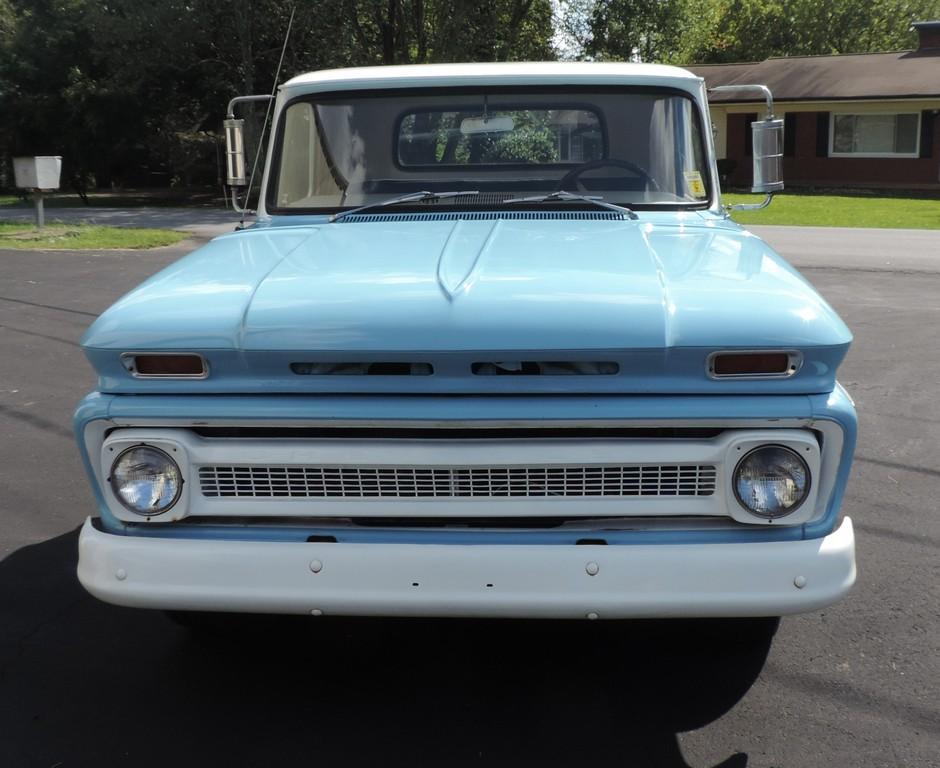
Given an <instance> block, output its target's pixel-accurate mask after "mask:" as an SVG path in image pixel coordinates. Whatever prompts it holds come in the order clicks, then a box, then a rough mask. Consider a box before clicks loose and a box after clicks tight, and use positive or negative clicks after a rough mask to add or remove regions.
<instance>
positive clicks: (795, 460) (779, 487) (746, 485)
mask: <svg viewBox="0 0 940 768" xmlns="http://www.w3.org/2000/svg"><path fill="white" fill-rule="evenodd" d="M809 486H810V472H809V467H808V466H807V465H806V462H805V461H803V458H802V457H801V456H800V455H799V454H798V453H797V452H796V451H794V450H791V449H790V448H785V447H784V446H782V445H764V446H761V447H760V448H755V449H754V450H752V451H750V452H749V453H748V454H746V455H745V456H744V458H742V459H741V461H739V462H738V466H737V467H735V469H734V495H735V497H736V498H737V500H738V502H739V503H740V504H741V506H742V507H744V508H745V509H746V510H748V511H749V512H752V513H753V514H755V515H758V516H760V517H766V518H774V517H783V516H784V515H789V514H790V513H791V512H794V511H796V509H797V508H798V507H799V506H800V504H802V503H803V500H804V499H805V498H806V495H807V494H808V493H809Z"/></svg>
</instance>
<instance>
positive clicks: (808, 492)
mask: <svg viewBox="0 0 940 768" xmlns="http://www.w3.org/2000/svg"><path fill="white" fill-rule="evenodd" d="M767 450H777V451H784V452H785V453H788V454H790V455H791V456H792V457H793V458H794V459H795V460H796V461H797V462H798V463H799V464H800V466H801V467H802V469H803V473H804V475H805V477H806V483H805V486H804V488H803V492H802V495H801V497H800V499H799V501H797V502H796V503H795V504H794V505H793V506H791V507H789V508H787V509H786V510H785V511H783V512H781V513H779V514H776V513H771V514H767V513H765V512H760V511H759V510H756V509H754V507H752V506H751V505H750V504H748V503H747V502H746V501H745V500H744V499H743V498H741V494H740V493H739V492H738V474H739V472H740V471H741V468H742V467H743V466H744V464H745V462H747V461H748V460H749V459H751V458H752V457H753V456H754V455H755V454H757V453H760V452H762V451H767ZM813 491H814V486H813V470H812V468H811V467H810V465H809V462H807V461H806V459H804V458H803V456H801V455H800V454H799V452H798V451H797V450H795V449H794V448H793V447H791V446H788V445H783V444H780V443H765V444H763V445H757V446H754V447H753V448H751V449H750V450H749V451H747V453H745V454H744V455H743V456H742V457H741V458H740V459H739V460H738V462H737V463H736V464H735V466H734V469H733V470H732V472H731V492H732V494H733V495H734V499H735V501H737V503H738V504H739V505H740V506H741V508H742V509H744V510H745V511H746V512H747V513H748V514H750V515H753V516H755V517H757V518H760V519H762V520H766V521H767V522H773V521H775V520H783V519H784V518H787V517H790V516H791V515H793V514H794V513H796V512H797V511H798V510H799V509H800V508H801V507H802V506H803V505H804V504H805V503H806V502H807V500H808V499H810V498H811V496H814V495H815V494H814V493H813Z"/></svg>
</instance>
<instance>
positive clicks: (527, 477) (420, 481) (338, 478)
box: [199, 464, 717, 499]
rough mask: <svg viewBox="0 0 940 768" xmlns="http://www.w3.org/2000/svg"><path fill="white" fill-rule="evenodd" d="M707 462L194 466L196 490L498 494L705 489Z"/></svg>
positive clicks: (300, 494)
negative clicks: (397, 465)
mask: <svg viewBox="0 0 940 768" xmlns="http://www.w3.org/2000/svg"><path fill="white" fill-rule="evenodd" d="M716 477H717V471H716V468H715V466H714V465H711V464H679V465H676V464H669V465H633V466H581V465H578V466H570V465H569V466H560V467H559V466H543V467H537V466H527V467H361V466H360V467H314V466H277V467H269V466H238V467H235V466H205V467H199V483H200V488H201V490H202V494H203V496H207V497H237V498H279V497H292V498H347V499H361V498H376V497H380V498H425V497H427V498H458V497H474V498H486V497H491V498H504V497H523V498H532V497H546V496H562V497H580V496H614V497H617V496H621V497H631V496H645V497H650V496H653V497H656V496H711V495H713V494H714V493H715V483H716Z"/></svg>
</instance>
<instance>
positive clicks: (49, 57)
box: [0, 0, 940, 187]
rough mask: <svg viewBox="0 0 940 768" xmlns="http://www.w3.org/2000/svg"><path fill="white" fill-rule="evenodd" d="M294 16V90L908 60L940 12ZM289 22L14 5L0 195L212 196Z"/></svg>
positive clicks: (96, 1) (191, 8)
mask: <svg viewBox="0 0 940 768" xmlns="http://www.w3.org/2000/svg"><path fill="white" fill-rule="evenodd" d="M293 7H294V9H295V13H296V15H295V18H294V26H293V32H292V34H291V39H290V44H289V45H288V48H287V52H286V56H285V60H284V70H283V73H282V75H281V79H282V80H283V79H286V78H287V77H289V76H291V75H294V74H297V73H299V72H303V71H309V70H315V69H323V68H329V67H342V66H359V65H377V64H412V63H427V62H452V61H509V60H540V59H552V58H555V56H556V55H557V53H559V52H560V53H561V54H562V55H564V56H565V57H567V58H592V59H598V60H631V59H635V58H639V59H640V60H643V61H663V62H669V63H677V64H690V63H702V62H730V61H753V60H760V59H763V58H766V57H767V56H788V55H805V54H825V53H849V52H857V51H881V50H899V49H905V48H910V47H913V46H914V44H915V36H914V35H913V33H912V32H911V30H910V24H911V22H912V21H915V20H918V19H937V18H940V0H827V2H825V3H821V2H818V0H296V3H295V5H294V6H293ZM291 9H292V6H291V4H290V2H285V0H152V2H149V3H144V2H141V1H140V0H0V114H2V115H3V120H0V185H2V183H3V172H2V168H3V167H4V166H7V158H9V157H10V156H12V155H15V154H61V155H63V156H64V157H65V161H66V162H65V169H66V170H65V174H66V178H65V181H66V183H71V184H73V185H75V186H77V187H81V186H82V185H83V184H85V183H86V182H88V181H93V182H95V183H97V184H99V185H108V184H112V183H113V184H146V183H168V182H170V181H173V182H179V183H182V184H186V183H188V182H195V181H200V182H205V181H212V180H214V179H215V178H216V174H217V172H218V167H219V163H218V128H219V125H220V121H221V117H222V113H223V110H224V108H225V105H226V103H227V102H228V100H229V99H230V98H231V97H232V96H234V95H237V94H244V93H256V92H269V91H270V90H271V89H272V87H273V85H274V82H273V81H274V73H275V70H276V67H277V62H278V58H279V56H280V53H281V44H282V42H283V37H284V32H285V30H286V27H287V22H288V18H289V17H290V14H291ZM553 10H554V16H553ZM556 42H557V43H558V45H559V47H560V51H556ZM258 114H263V110H258ZM7 167H8V166H7Z"/></svg>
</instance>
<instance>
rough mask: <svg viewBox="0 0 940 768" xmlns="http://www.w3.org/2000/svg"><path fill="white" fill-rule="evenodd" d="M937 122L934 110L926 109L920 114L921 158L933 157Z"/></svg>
mask: <svg viewBox="0 0 940 768" xmlns="http://www.w3.org/2000/svg"><path fill="white" fill-rule="evenodd" d="M936 121H937V117H936V115H935V114H934V110H932V109H925V110H924V111H923V112H921V113H920V156H921V157H932V156H933V127H934V123H935V122H936Z"/></svg>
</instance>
